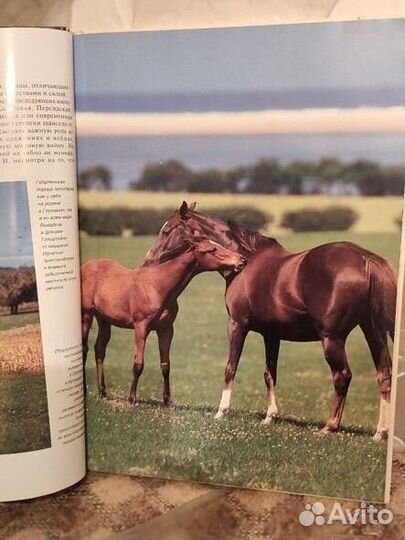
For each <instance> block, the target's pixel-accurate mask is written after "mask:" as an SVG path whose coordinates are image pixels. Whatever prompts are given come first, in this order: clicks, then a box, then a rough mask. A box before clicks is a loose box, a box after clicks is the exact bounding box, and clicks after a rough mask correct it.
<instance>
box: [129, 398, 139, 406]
mask: <svg viewBox="0 0 405 540" xmlns="http://www.w3.org/2000/svg"><path fill="white" fill-rule="evenodd" d="M127 401H128V403H129V405H132V407H139V401H138V400H137V399H136V398H135V397H134V396H129V397H128V400H127Z"/></svg>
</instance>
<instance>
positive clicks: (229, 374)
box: [215, 319, 248, 419]
mask: <svg viewBox="0 0 405 540" xmlns="http://www.w3.org/2000/svg"><path fill="white" fill-rule="evenodd" d="M247 332H248V330H247V327H246V325H244V324H240V323H238V322H236V321H234V320H233V319H229V323H228V339H229V358H228V362H227V364H226V368H225V384H224V389H223V391H222V397H221V401H220V402H219V407H218V412H217V414H216V415H215V418H216V419H220V418H222V417H223V416H224V415H225V414H226V413H227V412H228V410H229V407H230V406H231V395H232V386H233V381H234V379H235V375H236V370H237V369H238V364H239V359H240V355H241V354H242V349H243V344H244V343H245V339H246V335H247Z"/></svg>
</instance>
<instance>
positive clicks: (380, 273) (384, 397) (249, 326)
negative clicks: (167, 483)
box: [146, 202, 396, 440]
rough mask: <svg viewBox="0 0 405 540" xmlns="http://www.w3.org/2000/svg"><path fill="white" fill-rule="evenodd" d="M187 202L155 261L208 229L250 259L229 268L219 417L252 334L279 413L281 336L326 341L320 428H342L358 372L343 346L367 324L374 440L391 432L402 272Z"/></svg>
mask: <svg viewBox="0 0 405 540" xmlns="http://www.w3.org/2000/svg"><path fill="white" fill-rule="evenodd" d="M194 208H195V203H194V204H193V205H192V206H191V207H190V208H189V207H188V206H187V204H186V203H185V202H184V203H183V204H182V206H181V208H180V210H178V211H177V212H176V213H175V214H174V215H173V216H172V217H171V218H170V219H169V220H168V221H167V222H166V224H165V226H164V227H163V228H162V230H161V232H160V233H159V236H158V238H157V240H156V242H155V244H154V246H153V248H152V249H151V250H150V252H149V254H148V257H147V259H146V260H147V261H148V260H149V261H152V260H153V259H154V258H155V257H157V256H159V254H161V253H163V252H164V251H165V250H166V249H170V248H171V247H173V246H174V245H176V243H177V242H178V241H179V238H182V237H184V235H185V234H189V235H190V236H192V235H193V234H205V235H208V236H209V237H210V238H213V239H214V240H215V241H217V242H218V243H220V244H221V245H223V246H225V247H226V248H228V249H232V250H234V251H238V252H239V253H241V254H242V255H244V256H245V257H246V258H247V259H248V262H247V264H246V267H245V268H244V270H243V272H241V273H240V274H238V275H234V274H231V275H225V276H224V277H225V279H226V295H225V301H226V306H227V309H228V313H229V326H228V335H229V357H228V363H227V365H226V369H225V385H224V390H223V393H222V398H221V401H220V404H219V409H218V412H217V414H216V418H221V417H223V416H224V414H225V413H226V412H227V411H228V409H229V407H230V403H231V393H232V386H233V381H234V378H235V375H236V371H237V367H238V363H239V359H240V356H241V353H242V348H243V345H244V341H245V338H246V335H247V333H248V332H249V331H250V330H252V331H254V332H258V333H259V334H261V335H262V336H263V339H264V344H265V357H266V369H265V373H264V380H265V383H266V386H267V398H268V408H267V414H266V417H265V419H264V421H263V423H264V424H271V422H272V421H273V419H274V418H275V417H276V416H277V415H278V408H277V404H276V381H277V361H278V355H279V348H280V341H281V340H287V341H297V342H307V341H321V343H322V346H323V351H324V355H325V358H326V361H327V363H328V364H329V366H330V369H331V373H332V380H333V385H334V390H335V393H334V397H333V402H332V410H331V414H330V417H329V419H328V421H327V422H326V425H325V427H324V428H323V429H322V431H321V433H322V434H325V433H330V432H334V431H337V430H338V429H339V427H340V423H341V419H342V414H343V408H344V404H345V400H346V395H347V392H348V389H349V384H350V380H351V378H352V374H351V371H350V367H349V363H348V359H347V356H346V351H345V343H346V339H347V337H348V335H349V334H350V332H351V331H352V330H353V329H354V328H355V327H357V326H360V328H361V329H362V331H363V333H364V336H365V338H366V341H367V343H368V346H369V349H370V352H371V356H372V358H373V361H374V364H375V368H376V372H377V381H378V385H379V389H380V397H381V399H380V415H379V421H378V426H377V431H376V434H375V436H374V438H375V440H380V439H383V438H386V436H387V433H388V426H389V403H390V393H391V357H390V354H389V350H388V343H387V333H389V334H390V335H391V338H392V339H393V335H394V319H395V304H396V274H395V272H394V270H393V269H392V268H391V266H390V264H389V263H388V262H387V261H386V260H385V259H383V258H382V257H379V256H378V255H376V254H374V253H371V252H370V251H367V250H365V249H363V248H361V247H360V246H358V245H356V244H353V243H350V242H334V243H329V244H323V245H320V246H318V247H316V248H313V249H310V250H307V251H303V252H301V253H290V252H289V251H287V250H286V249H285V248H284V247H283V246H282V245H280V244H279V243H278V242H277V241H276V240H275V239H274V238H267V237H265V236H263V235H261V234H259V233H255V232H251V231H248V230H247V229H245V228H243V227H241V226H240V225H238V224H236V223H233V222H228V223H227V224H226V223H224V222H223V221H221V220H218V219H213V218H210V217H208V216H205V215H204V214H201V213H198V212H195V211H194Z"/></svg>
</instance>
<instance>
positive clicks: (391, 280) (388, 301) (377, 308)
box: [366, 255, 397, 342]
mask: <svg viewBox="0 0 405 540" xmlns="http://www.w3.org/2000/svg"><path fill="white" fill-rule="evenodd" d="M366 273H367V277H368V282H369V309H370V319H371V324H372V326H373V329H374V332H375V335H377V336H379V337H380V339H381V340H382V341H384V342H385V341H386V336H387V333H389V335H390V336H391V339H392V340H394V332H395V309H396V299H397V275H396V272H395V270H394V269H393V268H392V266H391V265H390V264H389V263H388V261H386V260H385V259H383V258H381V257H377V256H374V255H369V256H367V257H366Z"/></svg>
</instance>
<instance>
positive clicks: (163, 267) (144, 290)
mask: <svg viewBox="0 0 405 540" xmlns="http://www.w3.org/2000/svg"><path fill="white" fill-rule="evenodd" d="M244 263H245V258H244V257H243V256H242V255H240V254H238V253H234V252H233V251H230V250H228V249H225V248H223V247H222V246H220V245H219V244H217V243H215V242H213V241H211V240H207V239H197V240H195V241H183V243H182V244H180V245H179V246H178V247H176V248H174V249H172V250H170V251H168V252H166V253H165V254H163V255H162V256H161V257H160V259H159V260H158V263H157V264H155V265H153V266H142V267H140V268H136V269H134V270H130V269H128V268H124V267H123V266H121V265H120V264H119V263H118V262H116V261H113V260H110V259H98V260H94V261H90V262H88V263H86V264H84V265H83V266H82V269H81V279H82V333H83V354H84V362H85V361H86V356H87V352H88V345H87V342H88V336H89V331H90V328H91V325H92V322H93V317H96V319H97V322H98V335H97V340H96V344H95V347H94V351H95V357H96V366H97V382H98V390H99V395H100V397H102V398H103V397H106V395H107V392H106V385H105V379H104V366H103V364H104V358H105V354H106V348H107V345H108V342H109V340H110V337H111V325H114V326H118V327H121V328H133V329H134V331H135V358H134V366H133V382H132V387H131V390H130V394H129V397H128V401H129V402H130V403H132V404H133V405H136V404H137V385H138V379H139V377H140V375H141V374H142V371H143V366H144V351H145V344H146V340H147V337H148V335H149V333H150V332H151V331H156V333H157V335H158V341H159V352H160V365H161V370H162V375H163V381H164V387H163V402H164V404H165V405H169V404H170V403H171V397H170V380H169V373H170V358H169V351H170V345H171V342H172V338H173V323H174V320H175V319H176V315H177V312H178V306H177V301H176V300H177V297H178V296H179V295H180V294H181V293H182V291H183V290H184V289H185V288H186V287H187V285H188V284H189V282H190V281H191V279H192V278H193V277H194V276H196V275H197V274H199V273H201V272H205V271H213V270H225V271H226V270H228V271H229V270H230V271H236V272H237V271H239V270H241V269H242V268H243V266H244Z"/></svg>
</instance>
